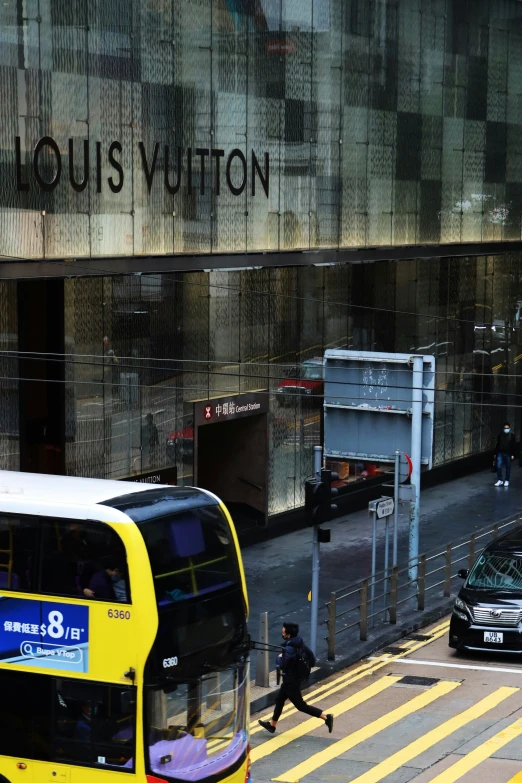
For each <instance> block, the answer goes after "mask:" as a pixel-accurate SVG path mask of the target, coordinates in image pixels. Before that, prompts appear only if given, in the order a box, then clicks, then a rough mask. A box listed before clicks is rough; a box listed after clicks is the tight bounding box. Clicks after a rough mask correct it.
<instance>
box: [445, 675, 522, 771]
mask: <svg viewBox="0 0 522 783" xmlns="http://www.w3.org/2000/svg"><path fill="white" fill-rule="evenodd" d="M516 690H518V688H517V689H516ZM521 734H522V718H520V719H519V720H517V721H515V722H514V723H512V724H511V726H508V727H507V728H506V729H504V730H503V731H499V733H498V734H495V736H494V737H491V739H488V740H486V742H483V743H482V745H479V746H478V748H475V750H472V751H471V752H470V753H468V754H467V755H466V756H463V758H461V759H459V760H458V761H457V762H455V764H452V765H451V767H449V768H448V769H446V770H444V772H441V773H440V775H437V777H436V778H433V780H432V781H431V783H455V781H456V780H459V779H460V778H461V777H462V776H463V775H465V774H466V773H467V772H469V771H470V770H472V769H474V768H475V767H476V766H478V765H479V764H480V763H481V762H482V761H485V760H486V759H489V757H490V756H492V755H493V753H496V752H497V750H500V749H501V748H503V747H504V745H507V744H508V742H511V740H513V739H515V737H519V736H520V735H521Z"/></svg>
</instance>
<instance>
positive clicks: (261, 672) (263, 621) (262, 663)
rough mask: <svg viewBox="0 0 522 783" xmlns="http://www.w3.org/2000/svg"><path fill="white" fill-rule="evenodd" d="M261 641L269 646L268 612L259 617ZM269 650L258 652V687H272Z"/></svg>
mask: <svg viewBox="0 0 522 783" xmlns="http://www.w3.org/2000/svg"><path fill="white" fill-rule="evenodd" d="M259 641H260V642H262V643H263V644H268V612H262V613H261V614H260V615H259ZM269 654H270V653H269V652H268V650H258V652H257V657H256V685H259V686H260V687H261V688H268V687H270V681H269V677H270V661H269V658H268V656H269Z"/></svg>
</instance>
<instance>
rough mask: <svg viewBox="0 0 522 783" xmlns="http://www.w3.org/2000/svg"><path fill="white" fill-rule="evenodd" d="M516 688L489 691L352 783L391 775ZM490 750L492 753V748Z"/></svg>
mask: <svg viewBox="0 0 522 783" xmlns="http://www.w3.org/2000/svg"><path fill="white" fill-rule="evenodd" d="M518 690H519V688H506V687H502V688H498V689H497V690H496V691H495V692H494V693H491V694H490V695H489V696H486V697H485V698H484V699H481V700H480V701H479V702H477V704H474V705H473V706H472V707H469V708H468V709H467V710H464V712H461V713H460V715H455V716H454V717H453V718H450V719H449V720H447V721H446V722H445V723H442V724H441V725H440V726H437V727H436V728H435V729H432V730H431V731H429V732H428V733H427V734H425V735H424V736H423V737H420V738H419V739H418V740H415V741H414V742H411V743H410V744H409V745H407V746H406V747H405V748H403V749H402V750H399V751H397V753H394V754H393V755H392V756H390V757H389V758H387V759H385V760H384V761H381V763H380V764H377V765H376V766H375V767H372V769H370V770H368V772H365V773H364V774H363V775H360V776H359V777H358V778H355V780H353V781H352V783H378V781H380V780H382V779H383V778H385V777H386V776H387V775H391V774H392V773H393V772H395V771H396V770H397V769H399V768H400V767H402V766H404V765H405V764H407V763H408V762H409V761H411V760H412V759H414V758H416V757H417V756H420V754H421V753H424V752H425V751H426V750H428V749H429V748H432V747H433V746H434V745H436V744H437V743H438V742H441V741H442V740H443V739H445V738H446V737H449V736H450V734H453V733H454V732H455V731H457V730H458V729H460V728H462V727H463V726H465V725H466V724H467V723H470V721H472V720H476V719H477V718H480V717H481V716H482V715H484V713H486V712H488V711H489V710H492V709H493V707H496V706H497V705H498V704H500V703H501V702H502V701H504V699H507V698H508V697H509V696H512V695H513V694H514V693H517V692H518ZM491 752H492V753H494V750H492V751H491ZM477 763H478V762H477ZM443 774H444V773H443ZM438 779H439V778H435V780H438ZM456 779H457V778H455V780H456ZM448 780H449V779H448ZM452 780H453V778H452ZM442 781H444V783H447V781H446V779H445V778H441V783H442ZM432 783H433V782H432Z"/></svg>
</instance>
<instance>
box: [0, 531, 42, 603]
mask: <svg viewBox="0 0 522 783" xmlns="http://www.w3.org/2000/svg"><path fill="white" fill-rule="evenodd" d="M37 563H38V523H37V522H35V520H33V519H32V518H31V517H25V518H24V517H17V516H0V590H19V591H22V592H30V591H33V592H34V591H35V590H36V578H35V577H36V568H37Z"/></svg>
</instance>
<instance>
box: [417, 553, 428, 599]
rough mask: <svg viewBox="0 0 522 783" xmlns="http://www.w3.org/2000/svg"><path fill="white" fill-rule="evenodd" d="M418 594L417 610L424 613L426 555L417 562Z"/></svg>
mask: <svg viewBox="0 0 522 783" xmlns="http://www.w3.org/2000/svg"><path fill="white" fill-rule="evenodd" d="M418 588H419V589H418V593H417V609H418V610H419V612H423V611H424V600H425V596H426V555H421V558H420V561H419V581H418Z"/></svg>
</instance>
